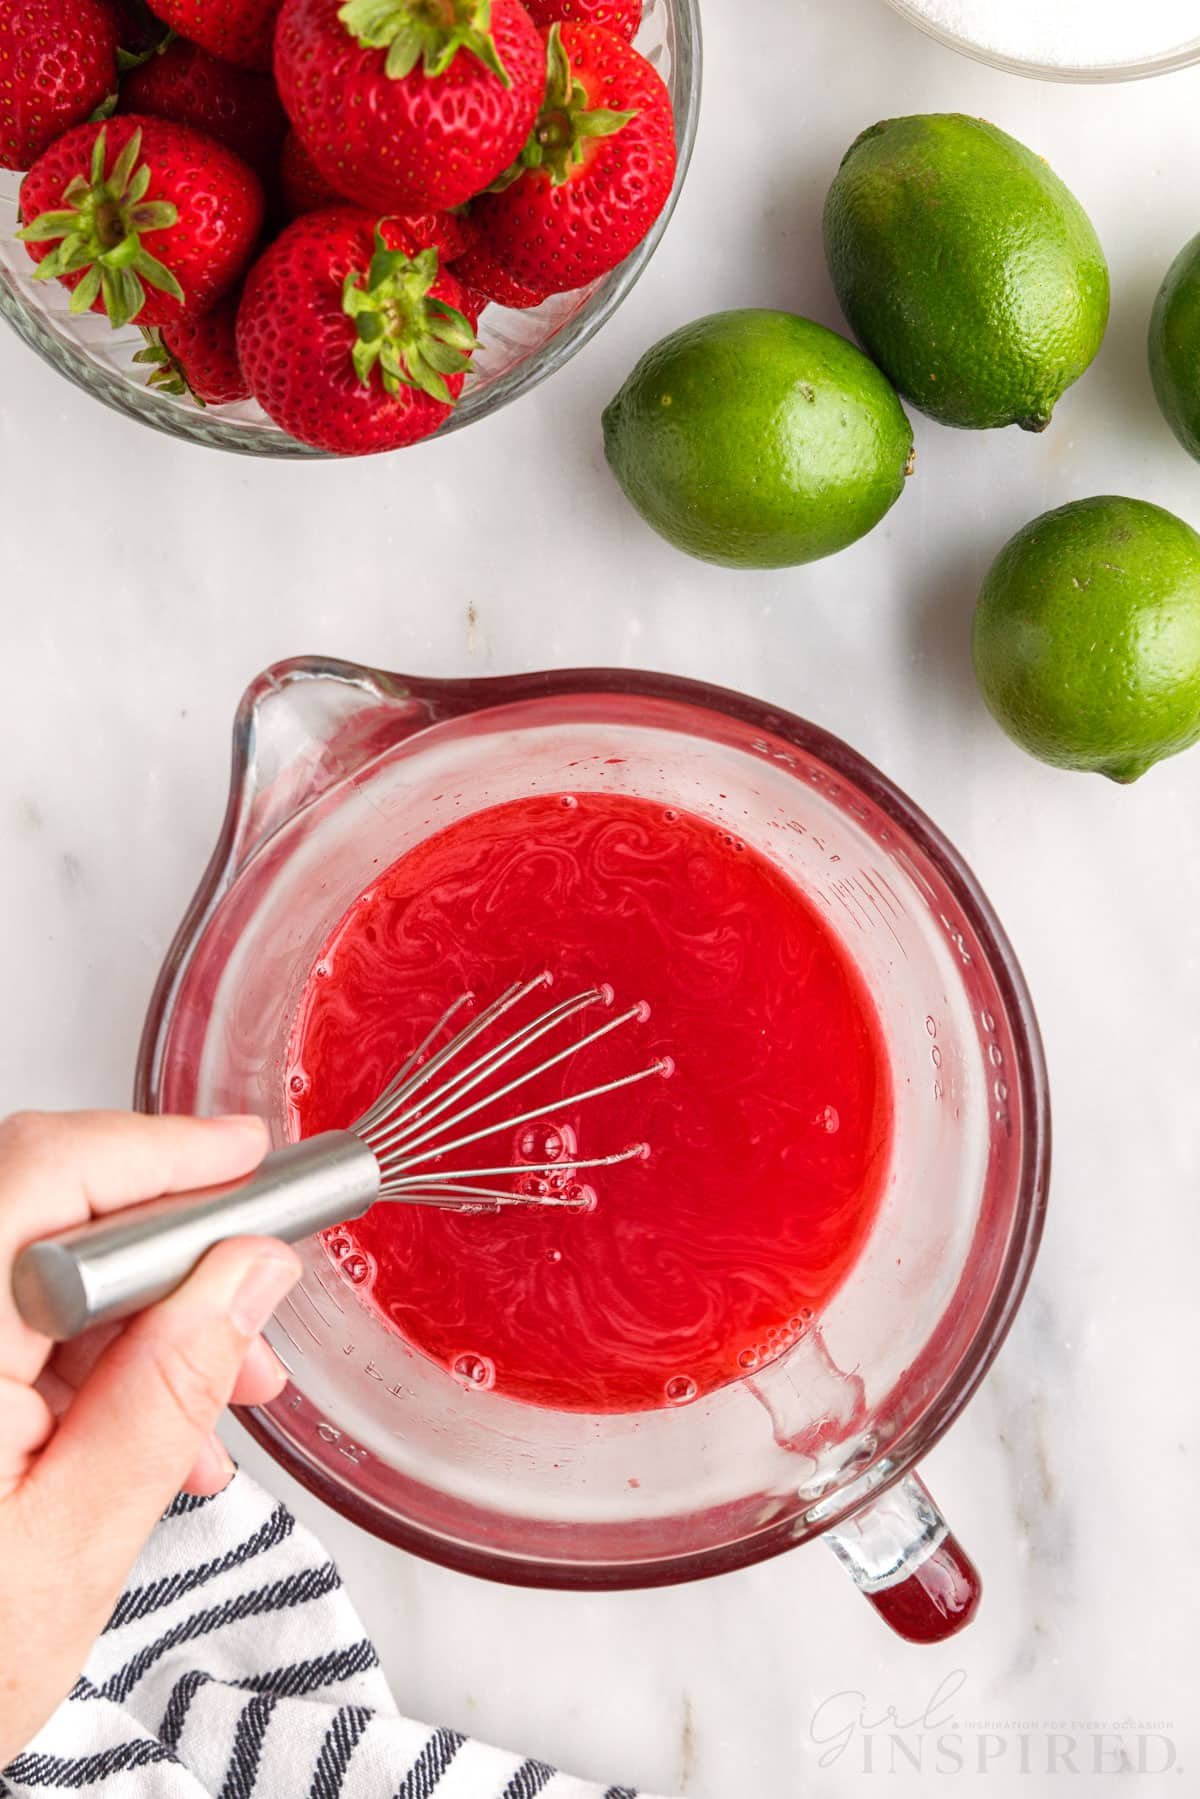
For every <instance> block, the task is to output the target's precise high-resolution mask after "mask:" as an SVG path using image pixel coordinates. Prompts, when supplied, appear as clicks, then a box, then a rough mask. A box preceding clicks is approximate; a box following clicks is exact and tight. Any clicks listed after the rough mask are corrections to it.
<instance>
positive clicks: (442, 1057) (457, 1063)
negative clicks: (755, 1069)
mask: <svg viewBox="0 0 1200 1799" xmlns="http://www.w3.org/2000/svg"><path fill="white" fill-rule="evenodd" d="M550 979H551V977H550V975H549V974H548V973H542V974H539V975H537V976H535V978H534V979H533V980H530V981H518V982H515V983H514V984H513V985H512V986H511V987H509V988H508V989H507V991H506V992H504V993H502V994H501V995H500V997H499V999H497V1000H494V1001H493V1002H492V1004H491V1005H489V1006H486V1007H485V1008H484V1009H483V1011H481V1012H480V1013H479V1014H478V1016H477V1017H475V1018H472V1019H471V1020H470V1021H469V1023H467V1024H465V1025H463V1026H462V1027H461V1028H460V1029H459V1030H457V1031H455V1032H454V1034H453V1035H452V1036H451V1037H450V1038H449V1039H448V1040H447V1041H446V1042H445V1043H443V1044H442V1045H441V1047H440V1048H434V1045H435V1044H436V1043H437V1041H438V1038H439V1037H440V1036H441V1035H442V1033H443V1032H444V1031H445V1030H446V1029H447V1028H448V1027H449V1026H450V1024H451V1022H452V1021H453V1020H454V1018H455V1016H456V1015H457V1013H458V1012H459V1011H460V1010H461V1009H462V1007H463V1006H464V1005H467V1004H468V1003H469V1002H470V1000H471V998H472V995H471V994H469V993H464V994H463V995H461V996H460V998H458V999H457V1000H456V1001H455V1002H454V1004H453V1005H452V1006H449V1007H448V1008H447V1010H446V1011H445V1012H444V1013H443V1014H442V1016H441V1018H440V1019H439V1020H438V1022H437V1023H436V1024H435V1025H434V1026H433V1028H432V1029H431V1030H430V1031H429V1032H427V1034H426V1035H425V1037H424V1038H423V1040H422V1041H421V1043H420V1044H419V1045H418V1046H417V1048H416V1049H415V1050H414V1051H413V1053H412V1055H410V1056H409V1057H408V1059H407V1061H405V1062H404V1064H403V1065H402V1066H401V1067H400V1068H399V1069H398V1070H397V1072H396V1073H395V1075H394V1076H393V1077H392V1079H391V1080H390V1081H389V1082H388V1083H387V1085H386V1087H385V1088H384V1090H383V1092H382V1093H381V1094H380V1095H379V1097H378V1099H376V1100H375V1102H374V1104H373V1105H371V1106H369V1107H368V1109H367V1110H366V1112H364V1113H363V1115H362V1117H361V1118H360V1119H359V1120H358V1121H357V1122H356V1124H355V1125H354V1126H353V1127H352V1128H353V1130H354V1131H355V1133H356V1135H357V1136H359V1137H360V1138H361V1139H362V1140H363V1142H364V1143H365V1144H366V1145H367V1146H368V1148H369V1149H370V1150H371V1151H372V1152H373V1154H374V1156H375V1160H376V1163H377V1164H378V1167H379V1172H380V1176H381V1183H382V1184H381V1187H380V1191H379V1198H380V1199H384V1200H395V1201H399V1202H401V1203H407V1204H418V1205H433V1206H436V1207H439V1208H441V1209H443V1210H445V1209H450V1210H456V1211H468V1212H477V1211H484V1210H488V1211H500V1210H503V1209H505V1208H508V1207H512V1206H526V1207H528V1206H532V1207H535V1208H536V1207H543V1208H545V1207H554V1208H557V1209H559V1210H564V1211H580V1210H584V1209H586V1208H587V1207H589V1206H590V1204H591V1203H592V1195H591V1194H590V1192H588V1191H585V1190H583V1189H582V1188H580V1187H579V1185H578V1184H576V1185H575V1191H574V1192H571V1191H568V1190H565V1189H564V1187H563V1185H562V1184H561V1181H562V1177H564V1176H574V1175H575V1174H577V1173H579V1172H581V1171H583V1170H586V1169H596V1168H611V1167H615V1166H616V1165H617V1164H619V1163H621V1162H628V1161H631V1160H633V1159H634V1158H635V1157H642V1156H644V1155H645V1154H646V1153H647V1145H646V1144H644V1143H632V1144H629V1145H628V1146H627V1147H626V1148H624V1149H621V1150H617V1151H615V1152H613V1153H611V1154H608V1155H599V1156H576V1155H564V1156H561V1157H560V1158H559V1159H555V1158H553V1157H551V1156H547V1155H546V1154H545V1147H546V1146H540V1147H542V1149H543V1154H542V1158H541V1159H538V1160H533V1159H524V1158H523V1159H522V1160H520V1161H518V1162H505V1163H499V1162H497V1163H495V1164H494V1165H489V1166H486V1167H479V1168H444V1169H443V1168H442V1166H441V1162H442V1158H444V1157H445V1156H447V1155H450V1154H452V1153H453V1152H455V1151H457V1150H462V1149H466V1148H468V1147H469V1146H470V1145H472V1144H476V1143H480V1142H482V1141H483V1140H484V1139H487V1138H498V1137H504V1136H505V1135H506V1134H508V1135H511V1133H513V1132H516V1131H520V1130H521V1129H522V1128H523V1127H524V1126H526V1125H529V1124H533V1123H535V1122H536V1121H537V1120H538V1119H543V1118H548V1117H550V1116H551V1115H552V1114H555V1113H558V1114H560V1115H561V1114H562V1113H563V1111H564V1110H565V1109H567V1108H574V1107H576V1106H580V1105H583V1104H585V1103H586V1102H587V1101H588V1100H592V1099H599V1098H601V1097H602V1096H603V1095H605V1094H609V1093H617V1092H620V1091H621V1090H622V1089H624V1088H626V1087H632V1086H635V1085H636V1084H637V1083H638V1082H641V1081H646V1080H649V1079H650V1078H651V1076H653V1075H666V1074H668V1073H670V1071H671V1066H672V1064H671V1061H670V1058H669V1057H662V1058H660V1059H659V1060H657V1061H655V1062H652V1063H650V1064H649V1066H647V1067H645V1068H640V1069H638V1070H636V1071H635V1072H634V1073H632V1074H626V1075H620V1076H618V1077H616V1078H615V1079H613V1080H609V1081H603V1082H600V1083H598V1084H597V1085H595V1086H592V1087H588V1088H585V1089H583V1090H582V1091H580V1092H576V1093H569V1094H565V1095H559V1096H558V1097H557V1098H553V1099H550V1100H547V1101H545V1102H544V1103H540V1104H538V1105H535V1106H527V1107H526V1108H525V1109H524V1110H522V1111H517V1112H515V1113H512V1114H510V1115H509V1116H507V1117H503V1118H500V1119H495V1118H493V1119H491V1120H490V1121H485V1122H481V1123H480V1124H479V1125H478V1126H477V1127H476V1128H473V1129H469V1130H464V1129H463V1126H464V1125H466V1124H467V1123H468V1122H469V1121H470V1120H472V1119H475V1118H478V1116H479V1114H480V1113H484V1112H491V1111H493V1110H495V1109H496V1108H497V1107H498V1105H499V1102H501V1101H503V1100H504V1099H506V1098H508V1097H509V1096H510V1095H512V1094H514V1093H518V1092H520V1091H521V1090H522V1089H524V1088H527V1087H528V1086H529V1085H530V1083H532V1082H534V1081H537V1080H540V1079H541V1078H542V1077H543V1076H545V1075H547V1074H549V1073H551V1072H552V1071H553V1070H554V1069H556V1068H558V1067H560V1066H561V1065H562V1064H563V1063H564V1062H566V1061H568V1060H570V1059H572V1058H574V1057H575V1056H577V1055H578V1054H579V1053H580V1051H582V1050H586V1049H587V1048H589V1047H590V1046H591V1045H593V1044H595V1043H598V1042H599V1041H600V1040H601V1039H602V1038H605V1037H607V1036H609V1035H610V1033H611V1032H613V1031H616V1030H620V1029H621V1028H623V1027H624V1026H626V1025H628V1024H631V1023H633V1022H634V1021H639V1022H644V1021H645V1019H646V1018H647V1017H648V1016H649V1012H648V1008H647V1007H646V1006H645V1005H644V1004H639V1005H636V1006H631V1007H629V1008H628V1010H626V1011H623V1012H620V1013H618V1014H617V1015H616V1016H615V1017H612V1018H608V1019H606V1020H605V1022H604V1023H603V1024H601V1025H597V1026H596V1027H595V1028H594V1029H593V1030H590V1031H585V1033H584V1034H583V1036H581V1037H579V1038H576V1039H574V1040H573V1041H572V1042H570V1043H568V1044H566V1045H565V1046H564V1047H562V1048H559V1049H556V1050H554V1051H553V1053H551V1054H549V1055H542V1056H541V1058H540V1059H539V1060H536V1061H534V1062H533V1064H532V1066H529V1067H524V1068H522V1069H520V1070H519V1071H517V1072H514V1073H510V1075H509V1077H508V1078H507V1079H506V1080H504V1081H503V1083H502V1084H501V1085H499V1086H490V1087H488V1090H487V1091H485V1092H484V1093H482V1094H480V1095H479V1096H478V1097H475V1098H472V1099H471V1100H470V1103H469V1104H463V1102H464V1101H465V1100H467V1099H468V1096H470V1095H473V1094H476V1092H477V1089H479V1088H480V1087H482V1086H484V1084H485V1083H488V1082H492V1081H493V1080H494V1078H495V1077H496V1076H497V1075H498V1074H499V1073H500V1071H501V1070H503V1069H507V1068H509V1066H510V1064H512V1063H513V1062H514V1061H515V1060H516V1058H518V1057H520V1056H523V1055H526V1054H527V1052H528V1051H529V1050H531V1049H532V1048H533V1046H534V1045H535V1044H537V1043H539V1042H541V1040H542V1039H543V1038H544V1037H546V1036H548V1035H549V1033H551V1032H552V1031H555V1030H557V1029H558V1028H559V1027H560V1026H561V1025H564V1024H567V1023H568V1022H569V1021H570V1020H571V1019H573V1018H575V1017H577V1016H578V1015H579V1014H580V1013H581V1012H583V1011H585V1010H586V1009H587V1008H588V1007H589V1006H594V1005H596V1004H598V1003H603V1004H604V1005H605V1006H610V1005H611V1003H612V990H611V989H610V988H607V987H592V988H589V989H588V990H587V991H586V992H584V993H578V994H575V995H574V996H573V997H572V998H570V999H565V1000H560V1001H559V1002H558V1003H557V1004H556V1005H552V1006H550V1007H549V1008H547V1009H546V1010H545V1011H543V1012H541V1013H539V1014H538V1015H537V1016H536V1017H535V1018H532V1019H530V1020H528V1021H527V1022H526V1023H524V1024H522V1025H520V1026H518V1028H516V1029H515V1030H511V1031H509V1033H508V1034H507V1035H506V1036H503V1037H501V1038H500V1040H499V1041H498V1042H493V1043H492V1044H491V1045H490V1047H484V1048H481V1049H479V1050H477V1051H475V1052H474V1053H473V1054H472V1055H471V1056H470V1057H469V1059H467V1060H466V1061H465V1062H464V1061H463V1060H462V1058H463V1057H464V1053H465V1052H466V1051H468V1050H470V1049H471V1046H472V1045H477V1044H478V1042H479V1039H480V1038H481V1037H482V1036H483V1035H484V1034H485V1033H486V1032H487V1031H489V1030H490V1029H491V1028H492V1027H493V1026H494V1025H495V1024H497V1023H498V1021H499V1020H500V1019H502V1018H504V1017H506V1016H507V1014H508V1013H509V1012H511V1011H512V1009H513V1007H514V1006H517V1005H519V1004H520V1002H521V1001H522V1000H524V999H526V998H528V996H529V995H530V994H531V993H534V992H536V991H537V990H538V989H539V988H542V987H546V986H548V985H549V983H550ZM560 1147H561V1148H562V1149H564V1150H565V1149H566V1145H565V1143H564V1144H562V1145H561V1146H560ZM510 1153H511V1152H510ZM519 1153H520V1151H519V1150H518V1154H519ZM433 1164H437V1166H434V1165H433ZM542 1175H545V1176H550V1177H552V1179H551V1180H550V1181H539V1182H538V1183H537V1185H536V1187H533V1188H531V1189H529V1190H523V1189H522V1187H521V1186H518V1187H517V1188H516V1189H515V1190H513V1189H508V1190H506V1189H504V1188H502V1187H499V1186H497V1185H494V1184H492V1183H495V1182H497V1181H500V1180H503V1179H509V1180H518V1181H519V1180H520V1177H522V1176H525V1177H528V1176H542ZM478 1183H488V1184H486V1185H480V1184H478ZM556 1188H557V1190H555V1189H556ZM538 1189H541V1190H540V1191H539V1190H538Z"/></svg>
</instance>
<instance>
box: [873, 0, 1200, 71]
mask: <svg viewBox="0 0 1200 1799" xmlns="http://www.w3.org/2000/svg"><path fill="white" fill-rule="evenodd" d="M887 3H888V5H889V6H890V7H892V9H893V10H894V11H895V12H898V13H899V14H900V15H901V17H902V18H905V19H907V20H908V22H909V24H910V25H915V26H916V28H917V30H918V31H923V32H924V33H925V35H926V37H931V38H933V39H934V40H935V42H937V43H939V44H945V46H946V47H947V49H949V50H957V51H958V52H959V53H960V54H961V55H963V56H970V57H972V58H973V59H974V60H975V61H976V62H983V63H987V64H988V66H989V67H990V68H993V69H1003V70H1004V71H1005V73H1007V74H1009V75H1029V76H1032V77H1033V78H1034V79H1036V80H1038V81H1141V80H1143V79H1144V78H1145V77H1146V76H1147V75H1169V74H1171V73H1172V71H1173V70H1175V69H1186V68H1188V67H1190V66H1191V65H1192V64H1193V63H1197V62H1200V37H1196V38H1193V39H1192V40H1191V42H1190V43H1186V44H1180V45H1177V46H1176V47H1175V48H1174V49H1171V50H1166V51H1164V52H1163V53H1162V54H1161V55H1159V56H1148V57H1144V58H1142V59H1140V60H1138V61H1134V62H1116V63H1105V64H1100V63H1097V64H1094V65H1088V66H1080V65H1077V64H1071V65H1069V66H1067V65H1063V64H1059V63H1042V62H1036V61H1031V60H1027V59H1025V58H1022V57H1019V56H1008V55H1005V54H1004V53H1003V52H1001V51H999V50H990V49H987V48H985V46H983V45H982V44H977V43H976V42H975V41H974V40H973V39H972V38H969V37H964V36H962V35H961V34H960V33H959V32H956V31H949V30H947V29H946V27H945V26H944V25H937V24H935V23H934V22H933V20H932V19H929V18H927V17H926V15H925V14H924V13H922V12H920V11H919V10H918V9H917V7H916V6H914V5H913V4H912V0H887ZM1131 3H1132V0H1131ZM1048 10H1049V11H1050V12H1052V11H1053V0H1051V5H1050V7H1049V9H1048Z"/></svg>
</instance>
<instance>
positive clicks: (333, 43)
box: [275, 0, 546, 212]
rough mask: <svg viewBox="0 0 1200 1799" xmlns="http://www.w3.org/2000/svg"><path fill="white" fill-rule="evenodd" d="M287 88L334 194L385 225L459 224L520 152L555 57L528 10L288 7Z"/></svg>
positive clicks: (447, 4)
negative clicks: (417, 217)
mask: <svg viewBox="0 0 1200 1799" xmlns="http://www.w3.org/2000/svg"><path fill="white" fill-rule="evenodd" d="M275 78H276V81H277V82H278V84H279V94H280V98H281V99H282V101H283V104H284V108H285V110H286V111H287V114H288V116H289V118H290V119H291V121H292V124H293V125H294V126H295V127H296V130H297V131H298V132H299V134H300V136H301V137H302V138H303V140H304V145H305V148H306V149H307V151H308V153H309V155H310V156H311V157H312V159H313V162H314V163H315V164H316V166H317V168H318V169H319V170H320V172H321V174H322V176H323V177H324V179H325V180H326V181H327V182H328V183H329V184H330V185H331V186H332V187H333V188H335V189H337V190H338V191H339V192H342V193H348V194H352V195H353V196H354V198H355V199H356V200H357V201H358V202H359V203H360V204H362V205H364V206H368V207H371V208H372V209H378V210H379V211H380V212H420V211H424V210H425V209H427V208H435V209H438V210H446V209H448V208H450V207H452V206H460V205H461V204H462V203H463V201H465V200H469V199H470V198H471V196H472V195H473V194H477V193H479V192H480V191H481V189H483V188H485V187H487V185H488V183H489V182H491V181H494V180H495V178H496V176H497V175H499V174H500V173H501V171H502V170H503V169H506V168H507V167H508V166H509V164H510V163H511V162H512V160H513V158H514V157H515V156H516V155H517V153H518V152H519V150H520V148H521V146H522V144H523V143H524V142H525V140H526V138H527V137H528V135H529V132H530V128H531V127H532V125H533V122H534V120H535V118H536V117H537V111H538V107H539V105H540V104H541V100H542V94H543V90H544V88H545V85H546V70H545V53H544V50H543V48H542V45H541V40H540V39H539V36H538V33H537V31H536V30H535V28H534V25H533V22H532V21H531V19H530V17H529V14H528V13H527V12H526V11H525V9H524V7H523V6H522V5H521V3H520V0H437V3H436V4H434V3H432V0H344V3H343V4H339V0H283V7H282V9H281V11H280V14H279V28H278V31H277V33H276V39H275Z"/></svg>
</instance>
